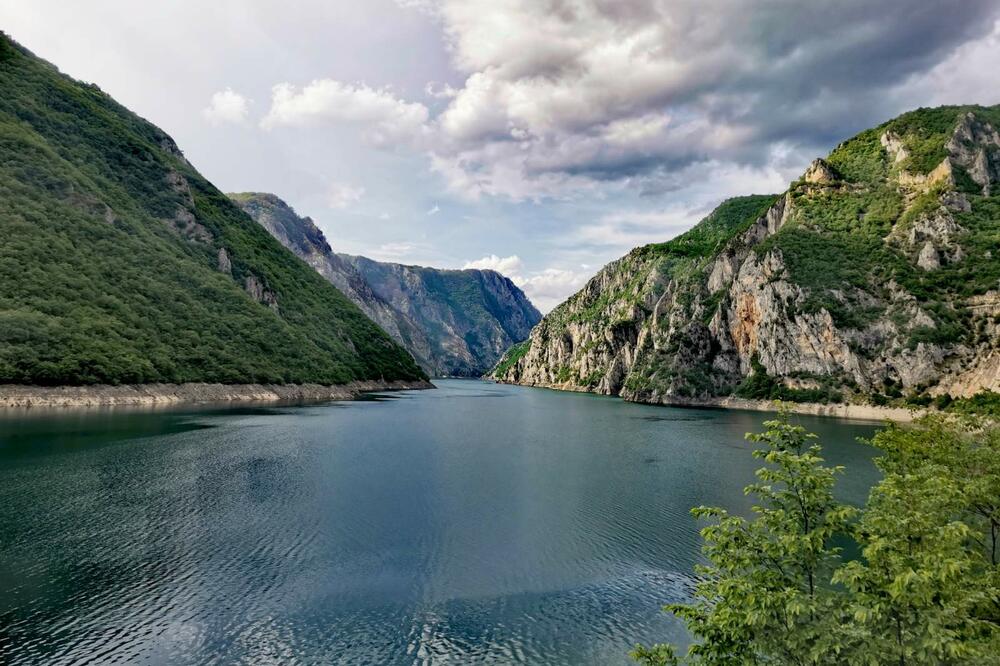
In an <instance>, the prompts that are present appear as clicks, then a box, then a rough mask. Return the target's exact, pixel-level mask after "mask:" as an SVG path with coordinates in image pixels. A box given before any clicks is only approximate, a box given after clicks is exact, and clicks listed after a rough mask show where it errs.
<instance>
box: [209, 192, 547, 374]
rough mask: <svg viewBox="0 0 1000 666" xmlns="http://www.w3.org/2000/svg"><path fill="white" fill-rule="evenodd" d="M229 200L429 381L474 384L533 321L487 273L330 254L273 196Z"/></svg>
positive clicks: (522, 299) (524, 302)
mask: <svg viewBox="0 0 1000 666" xmlns="http://www.w3.org/2000/svg"><path fill="white" fill-rule="evenodd" d="M230 196H231V197H232V198H233V200H234V201H236V202H237V203H238V204H239V205H240V206H241V207H242V208H243V210H245V211H246V212H247V213H249V215H250V216H251V217H252V218H253V219H254V220H256V221H257V222H258V223H259V224H260V225H261V226H263V227H264V228H265V229H267V230H268V231H269V232H270V233H271V235H272V236H274V237H275V238H277V239H278V240H279V241H281V243H282V244H283V245H284V246H285V247H287V248H289V249H290V250H292V251H293V252H294V253H295V254H297V255H298V256H299V257H300V258H301V259H303V260H304V261H306V262H307V263H308V264H309V265H310V266H312V267H313V268H315V269H316V270H317V271H318V272H319V273H320V274H321V275H323V277H325V278H326V279H327V280H329V281H330V282H332V283H333V284H334V285H335V286H336V287H337V288H338V289H340V291H342V292H343V293H344V294H345V295H346V296H347V297H348V298H350V299H351V300H352V301H354V303H356V304H357V305H358V306H359V307H360V308H361V309H362V311H364V313H365V314H367V315H368V316H369V317H370V318H371V319H373V320H374V321H375V322H376V323H377V324H378V325H379V326H381V327H382V328H383V329H384V330H385V331H386V332H387V333H388V334H389V335H390V336H392V337H393V338H394V339H395V340H396V341H397V342H399V343H400V344H402V345H403V346H404V347H405V348H406V349H407V350H408V351H409V352H410V353H411V354H412V355H413V357H414V358H415V359H416V361H417V362H418V363H419V364H420V365H421V367H423V368H424V370H426V371H427V372H428V373H429V374H431V375H432V376H469V377H479V376H482V375H483V374H485V373H486V372H488V371H489V370H490V368H492V367H493V366H494V365H495V364H496V362H497V361H498V360H499V359H500V357H501V356H502V355H503V353H504V351H506V350H507V349H508V348H509V347H510V346H511V345H512V344H515V343H517V342H520V341H522V340H524V339H525V338H526V337H527V335H528V332H529V331H530V330H531V327H532V326H534V325H535V324H536V323H538V321H539V320H540V319H541V314H540V313H539V312H538V311H537V310H536V309H535V307H534V306H533V305H532V304H531V302H530V301H528V299H527V297H526V296H525V295H524V293H523V292H522V291H521V290H520V289H519V288H518V287H517V286H516V285H514V284H513V283H512V282H511V281H510V280H509V279H507V278H506V277H504V276H502V275H500V274H499V273H496V272H494V271H480V270H464V271H449V270H439V269H434V268H424V267H421V266H403V265H400V264H390V263H383V262H377V261H372V260H370V259H366V258H364V257H354V256H350V255H346V254H338V253H336V252H334V251H333V249H332V248H331V247H330V245H329V243H328V242H327V240H326V238H325V237H324V235H323V232H322V231H320V230H319V228H318V227H316V225H315V224H314V223H313V221H312V220H311V219H310V218H308V217H304V218H303V217H299V216H298V215H297V214H296V213H295V211H294V210H292V208H291V207H290V206H288V204H286V203H285V202H284V201H282V200H281V199H279V198H278V197H276V196H275V195H273V194H265V193H248V194H233V195H230ZM221 261H222V259H221V258H220V263H221Z"/></svg>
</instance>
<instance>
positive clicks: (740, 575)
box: [632, 411, 854, 666]
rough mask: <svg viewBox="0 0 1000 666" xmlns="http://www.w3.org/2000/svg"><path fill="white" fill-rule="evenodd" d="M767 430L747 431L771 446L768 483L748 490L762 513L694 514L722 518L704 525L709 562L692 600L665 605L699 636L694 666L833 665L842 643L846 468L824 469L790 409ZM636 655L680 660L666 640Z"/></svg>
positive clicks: (650, 660) (763, 480) (765, 473)
mask: <svg viewBox="0 0 1000 666" xmlns="http://www.w3.org/2000/svg"><path fill="white" fill-rule="evenodd" d="M765 426H766V427H767V431H766V432H764V433H763V434H760V435H748V438H749V439H751V440H752V441H755V442H758V443H760V444H763V445H764V448H763V449H760V450H757V451H755V452H754V456H755V457H757V458H760V459H763V460H764V462H765V463H767V466H765V467H763V468H761V469H759V470H757V477H758V479H759V480H760V482H759V483H757V484H754V485H751V486H748V487H747V488H746V492H747V493H748V494H752V495H755V496H757V497H758V498H759V499H760V504H759V505H757V506H755V507H754V508H753V511H754V513H755V514H756V518H755V519H753V520H749V521H748V520H746V519H745V518H742V517H740V516H733V515H730V514H729V513H728V512H727V511H725V510H724V509H721V508H708V507H698V508H696V509H694V510H693V511H692V513H693V514H694V515H695V516H696V517H698V518H712V519H715V521H716V522H715V524H713V525H710V526H708V527H705V528H704V529H703V530H702V537H703V538H704V540H705V546H704V553H705V556H706V557H707V559H708V561H709V562H710V564H709V565H707V566H699V567H698V569H697V573H698V574H699V576H700V577H701V579H702V580H701V582H700V583H698V585H697V587H696V591H695V599H694V601H693V602H692V603H690V604H675V605H671V606H668V607H667V610H669V611H670V612H672V613H674V614H676V615H678V616H679V617H681V618H682V619H683V620H684V621H685V622H686V623H687V625H688V629H689V630H690V631H691V633H692V634H694V635H695V636H696V637H697V638H698V639H699V641H698V642H696V643H695V644H694V645H692V646H691V648H690V650H689V652H688V658H689V660H690V661H692V662H695V663H702V664H743V663H776V664H826V663H831V662H833V661H837V659H838V654H839V652H840V649H841V645H840V643H838V642H837V641H836V640H835V639H834V636H835V634H836V632H835V631H834V629H835V627H836V626H837V625H838V624H839V623H840V622H841V621H842V618H841V617H840V616H841V611H840V606H841V605H840V604H838V600H837V596H838V593H837V592H836V591H834V590H833V589H832V588H830V586H829V585H827V584H826V583H828V582H829V580H830V577H831V575H832V573H833V571H834V569H835V568H836V566H837V565H838V564H839V561H840V550H839V549H838V548H836V547H834V546H832V545H831V542H832V540H833V538H834V537H835V536H836V535H838V534H843V533H844V532H845V531H846V529H847V525H848V522H849V520H850V519H851V517H852V516H853V515H854V509H852V508H851V507H848V506H845V505H842V504H839V503H837V502H836V501H835V500H834V498H833V486H834V480H835V477H836V475H837V474H838V473H840V472H841V471H842V470H841V468H838V467H826V466H824V465H823V462H824V461H823V458H821V457H820V455H819V454H820V447H819V446H818V445H817V444H816V443H815V442H814V440H815V435H812V434H809V433H807V432H806V431H805V429H804V428H802V427H801V426H798V425H793V424H791V423H790V422H789V420H788V414H787V412H784V411H782V412H781V413H780V414H779V415H778V417H777V418H776V419H775V420H773V421H767V422H766V423H765ZM632 656H633V657H634V658H636V659H637V660H638V661H640V663H643V664H646V665H647V666H656V665H661V664H670V663H676V660H675V659H674V657H673V652H672V650H667V649H666V648H665V647H664V646H653V648H644V647H642V646H638V647H637V648H636V650H635V651H634V652H633V653H632Z"/></svg>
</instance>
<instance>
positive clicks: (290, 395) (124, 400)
mask: <svg viewBox="0 0 1000 666" xmlns="http://www.w3.org/2000/svg"><path fill="white" fill-rule="evenodd" d="M432 388H434V385H433V384H431V383H430V382H429V381H411V382H406V381H392V382H384V381H364V382H351V383H350V384H340V385H334V386H324V385H322V384H202V383H190V384H130V385H121V386H110V385H106V384H98V385H93V386H28V385H19V384H0V408H24V407H42V408H48V407H59V408H62V407H117V406H122V407H124V406H134V407H139V406H170V405H182V404H199V403H233V402H310V401H321V400H354V399H356V398H358V397H359V396H361V395H363V394H365V393H372V392H379V391H405V390H415V389H416V390H419V389H432Z"/></svg>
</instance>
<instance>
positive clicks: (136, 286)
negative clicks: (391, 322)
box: [0, 33, 425, 385]
mask: <svg viewBox="0 0 1000 666" xmlns="http://www.w3.org/2000/svg"><path fill="white" fill-rule="evenodd" d="M0 89H2V90H3V94H2V95H0V237H2V239H3V241H2V243H0V384H4V383H6V384H22V385H30V384H44V385H63V384H69V385H88V384H146V383H154V382H156V383H161V382H162V383H190V382H201V383H222V384H250V383H268V384H279V385H285V384H321V385H335V384H336V385H340V384H347V383H351V382H358V381H377V382H387V381H392V380H400V381H410V380H413V381H417V382H419V381H420V380H422V379H424V377H425V375H424V373H423V372H422V371H421V369H420V368H419V367H418V366H417V365H416V364H415V363H414V361H413V359H412V358H411V357H410V355H409V354H408V353H407V352H406V351H405V350H404V349H402V348H401V347H400V346H399V345H397V344H396V343H395V342H393V341H392V339H391V338H390V337H389V336H388V335H386V334H385V333H384V332H383V331H382V330H381V329H380V328H379V327H378V326H376V325H375V324H374V323H373V322H372V321H371V320H370V319H368V318H367V317H366V316H365V315H364V314H363V313H362V312H361V310H360V309H358V308H357V307H356V306H355V305H354V304H353V303H351V302H350V301H349V300H348V299H347V298H345V297H344V296H343V294H341V293H340V292H339V291H337V289H335V288H334V287H332V286H331V285H330V284H328V283H327V282H326V281H325V280H323V279H322V278H321V277H320V276H318V275H316V273H315V272H314V271H312V270H310V269H309V268H308V267H307V266H304V265H303V264H302V262H301V261H300V260H298V259H297V258H296V257H295V256H294V255H292V253H290V252H289V251H288V250H286V249H285V248H284V247H282V246H281V244H280V243H278V242H277V241H275V240H274V239H273V238H272V237H271V236H270V235H269V234H267V233H266V232H265V231H264V230H263V229H261V228H260V226H259V225H257V224H256V223H254V222H253V221H252V220H251V219H250V218H249V217H248V216H247V215H246V214H245V213H243V211H242V210H240V209H239V208H238V207H237V206H235V205H234V204H233V203H232V202H231V201H230V200H229V199H228V198H227V197H226V196H225V195H223V194H222V193H221V192H219V191H218V190H217V189H216V188H215V187H214V186H213V185H212V184H211V183H209V182H208V181H207V180H205V178H204V177H202V176H201V175H200V174H199V173H198V172H197V171H196V170H195V169H194V167H193V166H191V164H189V163H188V161H187V160H186V159H185V158H184V156H183V154H182V153H181V151H180V150H179V149H178V147H177V145H176V144H175V143H174V141H173V140H172V139H171V138H170V137H169V136H167V134H165V133H164V132H163V131H162V130H160V129H159V128H157V127H155V126H154V125H152V124H151V123H149V122H147V121H145V120H143V119H142V118H140V117H139V116H137V115H136V114H134V113H132V112H131V111H129V110H128V109H126V108H124V107H123V106H121V105H120V104H118V103H117V102H115V101H114V100H113V99H111V98H110V97H109V96H108V95H106V94H105V93H103V92H102V91H101V90H100V89H99V88H97V86H94V85H88V84H85V83H81V82H79V81H75V80H73V79H71V78H69V77H67V76H65V75H63V74H60V73H59V71H58V70H57V69H56V68H55V67H53V66H52V65H50V64H49V63H47V62H44V61H42V60H40V59H39V58H37V57H35V56H34V55H32V54H31V53H30V52H29V51H27V50H26V49H24V48H22V47H21V46H20V45H18V44H16V43H15V42H13V41H12V40H10V39H9V38H7V37H6V36H5V35H3V34H2V33H0Z"/></svg>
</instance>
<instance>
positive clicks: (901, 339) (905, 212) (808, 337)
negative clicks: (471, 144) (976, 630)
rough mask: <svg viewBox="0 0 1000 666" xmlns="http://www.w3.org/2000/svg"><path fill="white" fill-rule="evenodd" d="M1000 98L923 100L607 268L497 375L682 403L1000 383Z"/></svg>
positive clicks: (887, 394)
mask: <svg viewBox="0 0 1000 666" xmlns="http://www.w3.org/2000/svg"><path fill="white" fill-rule="evenodd" d="M998 125H1000V109H998V108H997V107H992V108H978V107H965V108H961V109H959V108H954V107H953V108H951V109H935V110H922V111H917V112H913V113H912V114H907V115H905V116H901V117H900V118H898V119H896V120H894V121H890V122H889V123H886V124H885V125H883V126H882V127H879V128H876V129H874V130H869V131H868V132H865V133H862V134H861V135H859V136H858V137H856V138H855V139H852V140H851V141H848V142H845V143H844V144H842V145H841V146H839V147H838V148H837V149H836V150H835V151H834V152H833V153H832V154H831V155H830V157H829V158H828V159H827V160H816V161H815V162H813V164H812V165H811V166H810V167H809V169H808V170H807V171H806V173H805V174H804V175H803V177H802V178H801V179H799V180H798V181H796V182H795V183H793V184H792V186H791V188H790V189H789V190H788V192H786V193H785V194H783V195H781V196H771V197H744V198H738V199H733V200H729V201H727V202H724V203H723V204H722V205H721V206H720V207H719V208H718V209H717V210H716V211H715V212H713V213H712V215H710V216H709V217H708V218H706V219H705V220H704V221H702V222H701V223H700V224H699V225H697V226H696V227H695V228H694V229H692V230H691V231H690V232H688V233H687V234H685V235H683V236H681V237H679V238H677V239H674V240H673V241H670V242H668V243H662V244H659V245H652V246H646V247H642V248H637V249H636V250H633V251H632V252H631V253H629V254H628V255H627V256H625V257H623V258H622V259H620V260H618V261H615V262H613V263H611V264H609V265H608V266H606V267H605V268H604V269H603V270H601V272H599V273H598V274H597V275H596V276H595V277H594V278H592V279H591V280H590V282H588V283H587V285H586V286H585V287H584V288H583V289H582V290H581V291H580V292H579V293H577V294H575V295H574V296H572V297H571V298H570V299H569V300H567V301H566V302H565V303H563V304H562V305H560V306H559V307H558V308H556V309H555V310H554V311H553V312H552V313H551V314H549V315H548V316H547V317H545V318H544V319H543V320H542V322H541V323H540V324H539V325H538V326H536V327H535V328H534V330H533V331H532V332H531V336H530V338H529V340H528V342H526V343H525V344H523V345H520V346H517V347H515V348H513V349H512V350H511V352H509V353H508V355H507V356H506V358H505V359H504V360H503V361H502V362H501V363H500V364H499V365H498V367H497V368H496V369H495V372H494V376H495V377H496V378H497V379H499V380H501V381H507V382H516V383H521V384H529V385H537V386H549V387H554V388H564V389H570V390H585V391H593V392H597V393H604V394H615V395H621V396H623V397H624V398H626V399H629V400H635V401H641V402H653V403H684V402H689V401H698V400H705V399H710V398H718V397H722V396H729V395H733V394H736V395H748V397H768V396H770V397H776V396H781V397H787V398H789V399H795V400H801V401H807V402H815V401H823V402H826V401H834V402H841V401H853V402H863V401H866V400H874V401H878V402H879V403H880V404H881V403H883V402H886V401H892V400H897V401H898V400H902V399H904V398H906V397H919V396H924V397H925V399H929V398H930V397H933V396H936V395H941V394H944V393H947V394H949V395H951V396H954V397H958V396H969V395H972V394H974V393H976V392H978V391H980V390H983V389H991V390H1000V255H998V253H1000V197H997V196H995V195H996V193H997V184H998V183H1000V136H998V134H997V131H996V129H995V127H997V126H998Z"/></svg>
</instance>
